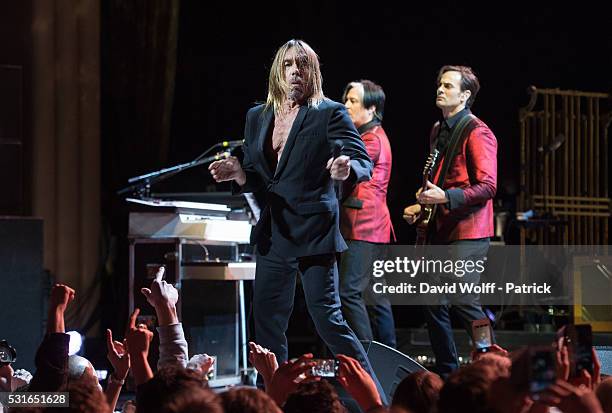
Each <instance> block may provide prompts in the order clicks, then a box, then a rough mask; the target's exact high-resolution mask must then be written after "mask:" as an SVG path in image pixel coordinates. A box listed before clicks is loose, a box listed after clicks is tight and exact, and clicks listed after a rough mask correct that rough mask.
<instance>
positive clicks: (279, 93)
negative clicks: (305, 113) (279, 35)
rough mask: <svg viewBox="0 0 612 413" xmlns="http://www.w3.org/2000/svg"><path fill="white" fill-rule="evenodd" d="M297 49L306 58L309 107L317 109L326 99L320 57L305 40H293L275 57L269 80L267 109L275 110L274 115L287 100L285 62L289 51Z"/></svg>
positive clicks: (281, 48)
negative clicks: (293, 48)
mask: <svg viewBox="0 0 612 413" xmlns="http://www.w3.org/2000/svg"><path fill="white" fill-rule="evenodd" d="M292 47H295V48H296V50H297V55H298V56H303V57H304V68H305V69H306V70H305V71H304V75H305V78H304V80H305V83H306V91H305V94H304V95H305V96H308V106H311V107H315V108H316V107H317V106H319V104H320V103H321V102H322V101H323V99H325V95H324V94H323V78H322V76H321V68H320V67H319V56H317V54H316V53H315V51H314V50H312V48H311V47H310V46H309V45H308V44H307V43H306V42H304V41H303V40H295V39H291V40H289V41H288V42H287V43H285V44H284V45H282V46H281V47H280V48H279V49H278V51H277V52H276V56H274V61H273V62H272V67H271V68H270V77H269V78H268V98H267V99H266V109H269V108H273V109H274V113H278V112H279V111H280V109H281V106H282V105H283V102H284V101H285V100H286V99H287V90H288V89H289V85H288V84H287V81H286V79H285V68H284V65H283V63H284V60H285V55H286V54H287V51H288V50H289V49H291V48H292Z"/></svg>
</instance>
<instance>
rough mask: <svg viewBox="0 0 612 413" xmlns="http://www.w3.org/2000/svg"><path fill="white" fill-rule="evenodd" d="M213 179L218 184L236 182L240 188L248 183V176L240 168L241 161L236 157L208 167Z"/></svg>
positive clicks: (229, 157) (216, 162)
mask: <svg viewBox="0 0 612 413" xmlns="http://www.w3.org/2000/svg"><path fill="white" fill-rule="evenodd" d="M208 170H209V171H210V174H211V175H212V177H213V179H214V180H215V181H217V182H224V181H231V180H235V181H236V183H237V184H238V185H240V186H242V185H244V184H245V182H246V175H245V173H244V171H243V170H242V166H240V161H239V160H238V158H236V157H235V156H228V157H227V158H226V159H221V160H219V161H215V162H213V163H211V164H210V165H209V166H208Z"/></svg>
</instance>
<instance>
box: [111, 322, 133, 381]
mask: <svg viewBox="0 0 612 413" xmlns="http://www.w3.org/2000/svg"><path fill="white" fill-rule="evenodd" d="M125 344H127V340H124V342H123V343H120V342H118V341H113V332H112V331H110V330H108V329H107V330H106V350H107V353H106V357H107V358H108V361H110V363H111V365H112V366H113V369H114V373H113V374H114V375H115V378H116V379H117V380H124V379H125V378H126V376H127V374H128V371H129V370H130V354H129V353H128V352H127V349H126V345H125Z"/></svg>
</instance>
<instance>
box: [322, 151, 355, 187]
mask: <svg viewBox="0 0 612 413" xmlns="http://www.w3.org/2000/svg"><path fill="white" fill-rule="evenodd" d="M326 168H327V169H329V173H330V175H331V177H332V179H334V180H336V181H345V180H346V179H347V178H348V177H349V175H350V174H351V158H349V157H348V156H346V155H340V156H338V157H337V158H329V161H327V166H326Z"/></svg>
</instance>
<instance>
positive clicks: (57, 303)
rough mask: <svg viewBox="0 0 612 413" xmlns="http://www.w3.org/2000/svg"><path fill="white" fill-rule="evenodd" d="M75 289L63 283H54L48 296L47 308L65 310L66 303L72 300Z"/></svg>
mask: <svg viewBox="0 0 612 413" xmlns="http://www.w3.org/2000/svg"><path fill="white" fill-rule="evenodd" d="M75 294H76V293H75V291H74V290H73V289H72V288H70V287H68V286H67V285H64V284H55V285H54V286H53V288H52V289H51V297H49V309H50V310H51V309H57V310H60V311H66V307H68V304H69V303H70V302H71V301H72V300H74V296H75Z"/></svg>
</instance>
